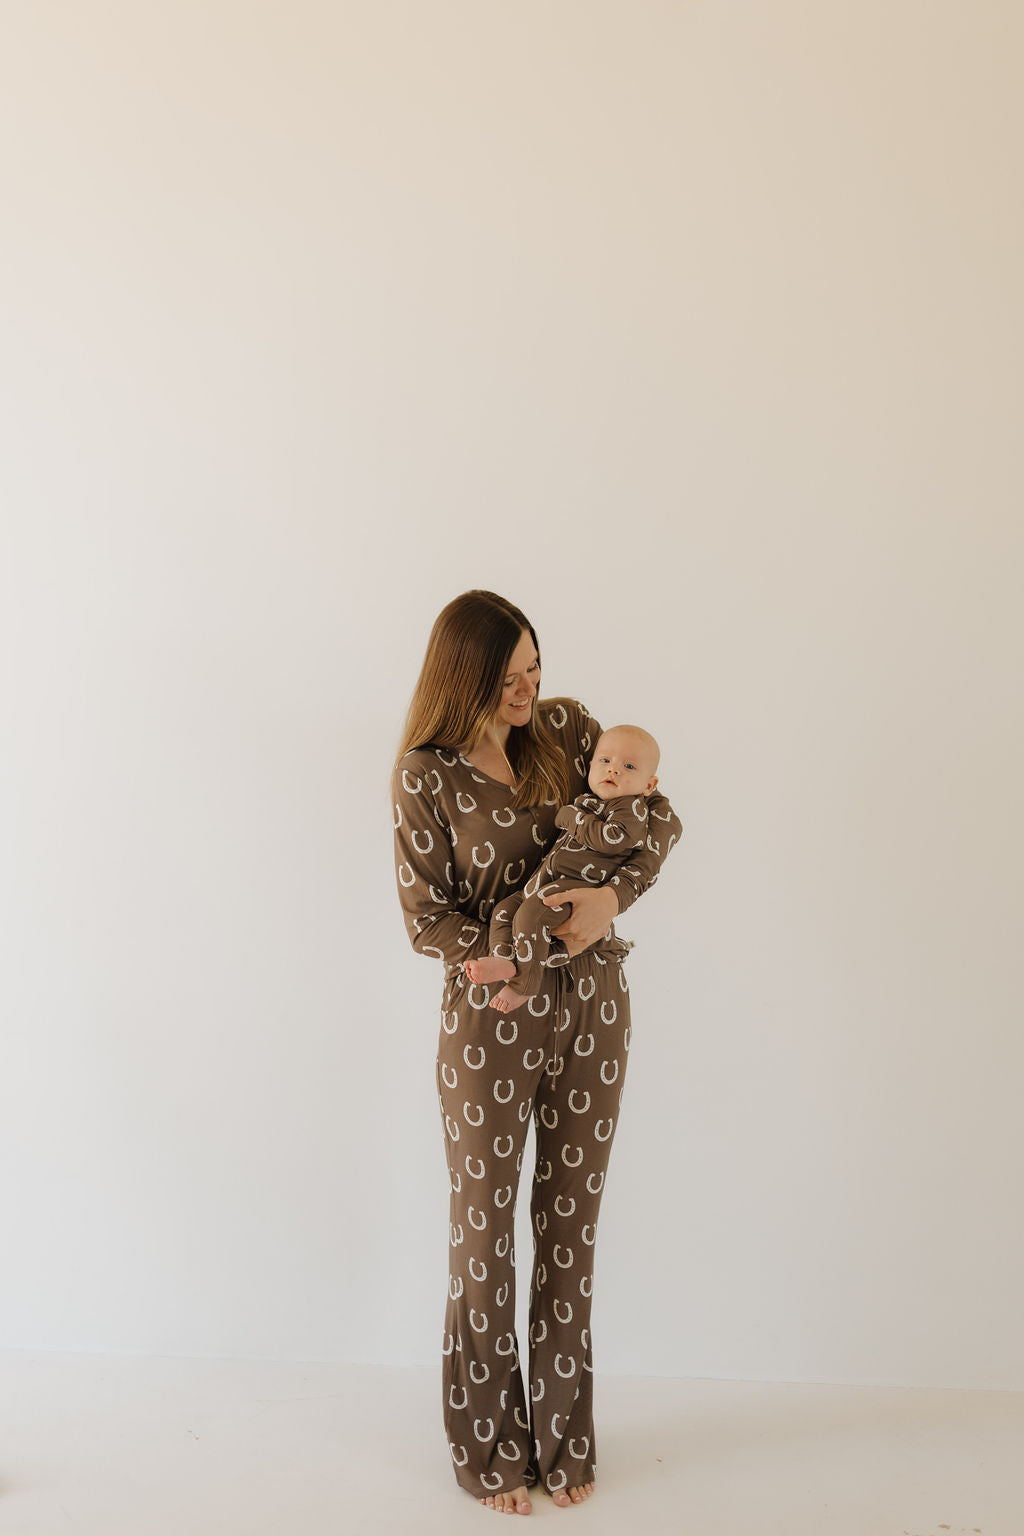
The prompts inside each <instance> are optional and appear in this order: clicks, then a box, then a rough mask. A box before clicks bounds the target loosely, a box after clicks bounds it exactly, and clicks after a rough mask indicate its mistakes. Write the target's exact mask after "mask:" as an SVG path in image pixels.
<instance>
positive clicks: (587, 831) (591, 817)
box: [555, 795, 647, 855]
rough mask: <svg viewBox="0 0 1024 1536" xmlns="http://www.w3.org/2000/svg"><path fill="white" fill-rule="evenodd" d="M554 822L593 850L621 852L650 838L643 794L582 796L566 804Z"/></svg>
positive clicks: (637, 846)
mask: <svg viewBox="0 0 1024 1536" xmlns="http://www.w3.org/2000/svg"><path fill="white" fill-rule="evenodd" d="M555 825H556V826H558V827H561V828H562V830H563V831H564V832H568V833H569V834H570V835H571V836H572V837H573V838H575V840H576V842H578V843H582V844H583V846H584V847H585V848H589V849H591V851H592V852H594V853H603V854H616V855H622V854H625V853H628V852H629V850H630V849H631V848H639V847H641V846H642V845H643V843H644V842H645V841H646V839H647V806H646V805H645V803H644V800H643V798H642V796H640V795H635V796H634V795H616V796H615V797H614V798H613V799H611V800H602V799H601V798H600V796H598V795H580V796H579V797H578V799H577V800H576V801H575V803H574V804H573V805H563V807H562V809H561V810H560V811H559V812H558V815H557V816H556V817H555Z"/></svg>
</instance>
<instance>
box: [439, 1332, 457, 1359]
mask: <svg viewBox="0 0 1024 1536" xmlns="http://www.w3.org/2000/svg"><path fill="white" fill-rule="evenodd" d="M444 1337H445V1338H446V1339H447V1340H448V1343H447V1344H442V1345H441V1353H442V1355H450V1354H451V1353H452V1351H453V1350H454V1348H455V1335H454V1333H446V1334H445V1335H444Z"/></svg>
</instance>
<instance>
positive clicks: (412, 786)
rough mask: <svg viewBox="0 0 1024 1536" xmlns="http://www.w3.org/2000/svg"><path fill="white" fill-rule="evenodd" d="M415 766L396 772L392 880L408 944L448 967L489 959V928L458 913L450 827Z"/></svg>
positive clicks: (420, 770)
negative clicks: (395, 887)
mask: <svg viewBox="0 0 1024 1536" xmlns="http://www.w3.org/2000/svg"><path fill="white" fill-rule="evenodd" d="M430 777H431V775H430V774H428V773H425V772H424V771H423V769H422V768H421V767H420V766H418V765H416V766H411V767H404V768H403V767H402V766H401V765H399V767H398V768H396V769H395V772H394V775H393V777H392V780H391V788H392V797H393V800H394V806H395V875H396V877H397V880H398V900H399V902H400V904H401V907H402V913H403V916H404V917H405V926H406V931H407V933H408V935H409V942H410V943H411V944H412V947H413V949H414V950H416V952H417V954H421V955H431V956H433V957H434V958H435V959H438V960H443V961H444V962H445V963H446V964H447V965H460V964H461V963H462V962H463V961H464V960H472V959H475V958H476V957H477V956H479V955H486V954H487V926H486V924H484V923H481V922H478V921H477V919H476V918H475V917H470V916H469V914H468V913H466V912H462V911H460V910H459V907H458V905H457V896H456V889H455V861H454V855H453V853H452V844H451V837H450V834H449V831H448V827H447V825H446V824H445V820H444V818H443V816H442V815H441V813H440V812H439V811H438V809H437V803H436V801H435V798H434V794H433V792H432V790H431V787H430V783H429V779H430Z"/></svg>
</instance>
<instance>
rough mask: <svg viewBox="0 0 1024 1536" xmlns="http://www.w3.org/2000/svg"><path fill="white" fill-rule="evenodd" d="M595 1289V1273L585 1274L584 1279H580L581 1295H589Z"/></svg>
mask: <svg viewBox="0 0 1024 1536" xmlns="http://www.w3.org/2000/svg"><path fill="white" fill-rule="evenodd" d="M593 1289H594V1277H593V1275H584V1276H583V1279H582V1280H581V1281H580V1295H581V1296H589V1295H590V1293H591V1291H592V1290H593Z"/></svg>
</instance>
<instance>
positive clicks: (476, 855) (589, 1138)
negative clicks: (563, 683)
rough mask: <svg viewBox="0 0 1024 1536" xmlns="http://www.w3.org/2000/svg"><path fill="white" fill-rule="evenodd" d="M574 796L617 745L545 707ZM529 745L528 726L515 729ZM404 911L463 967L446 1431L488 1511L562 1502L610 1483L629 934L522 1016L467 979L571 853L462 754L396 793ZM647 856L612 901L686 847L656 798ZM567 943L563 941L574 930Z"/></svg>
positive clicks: (402, 771)
mask: <svg viewBox="0 0 1024 1536" xmlns="http://www.w3.org/2000/svg"><path fill="white" fill-rule="evenodd" d="M535 708H537V709H538V710H540V711H541V714H542V717H543V718H544V719H545V720H546V721H547V723H548V724H549V726H550V727H551V729H552V730H553V732H554V734H555V738H556V740H557V741H559V743H560V745H561V746H562V748H563V750H564V752H565V756H566V759H567V762H568V765H569V773H570V778H571V780H572V793H573V794H574V795H578V794H580V793H581V792H582V791H584V790H585V789H586V787H587V784H586V775H587V767H588V761H587V760H588V758H589V756H590V753H591V751H592V748H593V744H594V743H595V742H596V741H597V738H598V736H599V735H600V734H601V728H600V726H599V725H598V723H597V721H596V720H595V719H594V718H593V717H592V716H591V715H590V714H589V713H588V712H587V710H586V709H584V708H583V706H582V705H580V704H578V703H576V702H575V701H573V700H571V699H565V698H562V699H548V700H544V701H538V703H537V704H536V705H535ZM513 729H514V727H513ZM392 787H393V791H394V804H395V862H396V873H397V878H398V890H399V897H400V901H401V904H402V909H403V913H404V916H405V921H406V927H407V930H408V934H409V938H410V941H411V943H412V945H413V948H414V949H416V950H417V951H419V953H421V954H426V955H431V956H433V957H435V958H436V959H438V960H441V961H442V962H443V964H444V978H445V979H444V991H443V995H442V999H441V1029H440V1033H439V1039H438V1053H437V1089H438V1096H439V1100H440V1107H441V1116H442V1120H443V1125H444V1141H445V1153H446V1158H447V1163H448V1172H449V1179H450V1187H451V1211H450V1227H449V1238H450V1273H449V1280H448V1303H447V1311H446V1316H445V1329H444V1340H443V1361H442V1386H443V1406H444V1422H445V1428H446V1432H447V1435H448V1441H449V1446H450V1450H451V1455H452V1460H453V1462H454V1465H455V1474H456V1477H457V1479H458V1481H459V1483H460V1484H461V1486H462V1487H463V1488H466V1489H468V1490H469V1491H470V1492H471V1493H473V1494H475V1495H476V1496H477V1497H479V1498H483V1497H486V1496H487V1495H488V1494H490V1493H496V1492H498V1491H500V1490H511V1489H513V1488H515V1487H517V1486H518V1485H520V1484H522V1483H534V1482H536V1481H537V1480H538V1479H542V1480H543V1483H544V1486H545V1487H546V1488H547V1490H548V1491H549V1492H551V1493H554V1492H556V1491H557V1490H558V1489H559V1488H565V1487H570V1488H571V1487H576V1486H578V1485H580V1484H582V1483H585V1482H588V1481H589V1480H590V1479H591V1478H592V1477H593V1476H594V1468H595V1465H596V1462H595V1446H594V1428H593V1415H592V1374H591V1373H592V1352H591V1340H590V1306H591V1296H592V1290H593V1280H594V1274H593V1270H594V1262H593V1259H594V1242H595V1237H596V1232H597V1217H598V1210H599V1207H600V1199H601V1190H602V1187H603V1185H604V1178H605V1170H606V1168H607V1164H608V1156H609V1153H610V1150H611V1144H612V1138H613V1134H614V1130H615V1123H616V1118H617V1115H618V1110H619V1099H620V1097H621V1093H622V1083H623V1078H624V1075H625V1069H626V1053H627V1051H628V1049H629V1037H630V1022H629V991H628V987H627V984H626V977H625V973H624V971H623V969H622V964H621V959H622V956H623V954H624V953H625V952H626V950H627V948H628V946H626V945H625V944H623V943H622V941H621V940H619V939H617V938H616V937H615V932H614V928H610V929H609V930H608V933H607V934H606V935H605V936H604V937H603V938H602V939H600V940H598V942H597V943H596V944H594V945H592V946H591V947H590V948H589V949H587V950H585V951H584V952H583V954H581V955H578V956H577V957H575V958H574V959H573V960H571V961H570V962H569V963H568V964H567V965H565V966H562V967H557V968H551V969H547V968H546V969H544V970H543V972H542V981H541V985H540V987H539V989H538V991H537V992H536V994H535V995H533V996H531V997H530V998H529V1000H528V1001H527V1002H526V1003H524V1004H523V1005H522V1006H521V1007H520V1008H518V1009H516V1010H515V1012H514V1013H512V1014H510V1015H507V1016H505V1015H502V1014H499V1013H498V1012H496V1011H495V1010H494V1009H492V1008H491V1007H490V1006H489V999H490V995H491V992H492V991H496V990H497V988H493V989H490V988H488V987H487V986H485V985H473V984H471V983H470V982H469V981H468V978H467V977H466V975H465V972H464V971H463V970H462V969H461V967H462V964H463V962H464V961H465V960H467V959H472V958H475V957H477V956H482V955H485V954H486V953H487V952H488V922H489V919H490V917H491V914H492V913H493V911H494V908H495V906H496V904H497V903H498V902H500V901H502V900H503V899H504V898H506V897H508V896H509V895H510V894H511V893H512V892H515V891H517V890H518V889H519V888H520V886H521V884H522V882H523V881H524V880H525V879H526V878H527V877H528V875H529V874H530V873H531V871H533V870H534V869H535V867H536V865H537V863H538V861H539V860H540V859H541V858H542V857H543V855H544V854H545V853H546V852H547V850H548V849H549V848H550V847H551V844H552V843H553V841H554V839H555V837H556V834H557V830H558V829H557V827H556V813H558V811H559V808H558V806H557V805H556V804H555V802H554V801H552V802H550V803H548V804H544V805H537V806H530V807H528V808H526V809H524V810H519V811H516V810H513V809H512V807H511V804H510V802H511V800H512V798H513V793H514V791H513V790H512V788H511V787H510V786H509V785H507V784H502V783H500V782H499V781H498V780H496V779H492V778H490V777H489V776H488V775H487V774H485V773H482V772H481V771H480V770H479V769H478V768H476V767H475V766H474V765H473V764H472V763H470V762H469V760H468V758H466V757H464V756H463V755H462V754H461V753H460V752H458V751H456V750H454V749H447V748H443V747H432V746H427V747H419V748H416V749H415V750H414V751H412V752H408V753H407V754H406V755H405V757H404V758H403V759H402V760H401V762H400V763H399V765H398V767H397V768H396V770H395V774H394V778H393V781H392ZM647 808H648V811H649V817H650V822H649V828H648V833H647V837H646V841H645V843H644V845H643V846H642V847H640V848H637V849H636V850H634V851H633V852H632V853H630V855H629V856H628V857H627V859H626V861H625V862H624V863H623V864H621V865H620V866H619V868H618V869H616V870H615V872H614V874H612V875H611V877H610V879H609V881H608V883H609V884H610V885H612V886H613V887H614V889H615V890H616V892H617V895H618V899H619V910H620V912H622V911H625V910H626V908H627V907H628V906H629V905H630V904H631V903H632V902H633V901H635V900H636V898H637V896H639V895H641V894H642V892H643V891H645V890H647V889H648V888H649V887H650V886H651V885H653V884H654V882H655V880H656V879H657V875H658V871H659V869H660V867H661V864H662V862H663V860H664V858H665V857H666V855H667V854H668V852H669V850H670V848H671V847H672V845H673V844H674V843H675V842H676V840H677V839H678V837H679V834H680V832H681V830H682V828H681V825H680V822H679V820H678V818H677V817H676V815H675V813H674V812H673V810H672V808H671V806H670V805H669V803H668V801H667V800H666V799H665V797H664V796H663V795H658V794H654V795H651V796H650V797H649V798H648V801H647ZM556 926H557V925H556ZM531 1116H532V1117H533V1120H534V1124H535V1127H536V1136H537V1160H536V1169H535V1174H534V1181H533V1191H532V1200H531V1214H532V1218H533V1231H534V1265H533V1277H532V1286H531V1297H530V1356H529V1373H528V1380H529V1391H528V1393H527V1391H526V1389H525V1388H524V1384H523V1376H522V1372H521V1370H520V1364H519V1352H518V1346H517V1341H516V1336H515V1294H514V1285H515V1279H514V1265H515V1256H514V1253H513V1240H514V1222H513V1218H514V1212H515V1205H516V1194H517V1189H518V1179H519V1173H520V1170H521V1168H522V1160H523V1149H524V1146H525V1142H526V1133H527V1129H528V1125H529V1121H530V1118H531Z"/></svg>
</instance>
